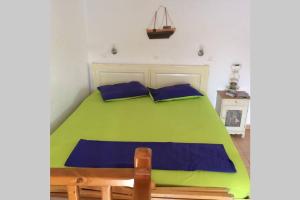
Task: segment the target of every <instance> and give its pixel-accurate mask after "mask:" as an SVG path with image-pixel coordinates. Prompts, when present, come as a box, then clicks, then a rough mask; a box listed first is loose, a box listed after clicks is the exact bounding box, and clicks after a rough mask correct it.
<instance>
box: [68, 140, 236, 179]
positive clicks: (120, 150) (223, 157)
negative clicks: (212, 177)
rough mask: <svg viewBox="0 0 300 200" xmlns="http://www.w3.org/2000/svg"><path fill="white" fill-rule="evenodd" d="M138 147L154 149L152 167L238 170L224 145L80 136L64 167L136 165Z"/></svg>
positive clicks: (122, 166) (129, 166)
mask: <svg viewBox="0 0 300 200" xmlns="http://www.w3.org/2000/svg"><path fill="white" fill-rule="evenodd" d="M137 147H148V148H151V149H152V168H153V169H160V170H186V171H194V170H205V171H215V172H231V173H232V172H236V169H235V166H234V164H233V162H232V161H231V160H230V159H229V157H228V155H227V154H226V151H225V149H224V146H223V145H222V144H200V143H172V142H107V141H93V140H82V139H81V140H80V141H79V142H78V144H77V145H76V146H75V148H74V150H73V151H72V153H71V154H70V156H69V158H68V159H67V161H66V163H65V166H69V167H91V168H133V167H134V164H133V158H134V151H135V149H136V148H137Z"/></svg>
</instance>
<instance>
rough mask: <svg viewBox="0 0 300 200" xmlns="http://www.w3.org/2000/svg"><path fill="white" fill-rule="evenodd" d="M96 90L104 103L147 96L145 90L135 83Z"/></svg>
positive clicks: (102, 87)
mask: <svg viewBox="0 0 300 200" xmlns="http://www.w3.org/2000/svg"><path fill="white" fill-rule="evenodd" d="M98 90H99V91H100V93H101V96H102V98H103V100H104V101H110V100H118V99H128V98H135V97H140V96H146V95H148V94H149V91H148V90H147V88H146V87H145V86H144V85H142V84H141V83H140V82H137V81H132V82H128V83H118V84H114V85H102V86H99V87H98Z"/></svg>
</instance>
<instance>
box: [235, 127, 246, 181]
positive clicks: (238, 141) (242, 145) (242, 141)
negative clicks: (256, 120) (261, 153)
mask: <svg viewBox="0 0 300 200" xmlns="http://www.w3.org/2000/svg"><path fill="white" fill-rule="evenodd" d="M231 138H232V140H233V143H234V144H235V146H236V148H237V149H238V151H239V153H240V155H241V158H242V160H243V161H244V163H245V165H246V168H247V170H248V174H249V175H250V129H246V135H245V137H244V138H242V137H241V136H240V135H231Z"/></svg>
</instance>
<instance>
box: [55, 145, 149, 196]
mask: <svg viewBox="0 0 300 200" xmlns="http://www.w3.org/2000/svg"><path fill="white" fill-rule="evenodd" d="M151 157H152V152H151V149H149V148H137V149H136V150H135V155H134V169H102V168H101V169H99V168H51V171H50V174H51V178H50V185H51V190H52V191H53V188H56V191H57V189H59V188H64V190H67V194H68V195H67V196H68V200H79V199H80V196H81V195H80V193H83V192H85V193H86V192H88V189H89V188H91V189H97V188H101V199H102V200H112V187H114V186H123V187H133V194H132V199H133V200H150V199H151ZM84 188H85V189H87V190H83V189H84ZM54 190H55V189H54ZM99 199H100V198H99Z"/></svg>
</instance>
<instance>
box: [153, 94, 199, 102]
mask: <svg viewBox="0 0 300 200" xmlns="http://www.w3.org/2000/svg"><path fill="white" fill-rule="evenodd" d="M149 95H150V97H151V99H152V101H154V102H155V103H159V102H164V101H176V100H185V99H195V98H199V97H201V96H184V97H175V98H170V99H163V100H157V101H155V100H154V98H153V96H152V94H151V92H149Z"/></svg>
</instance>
